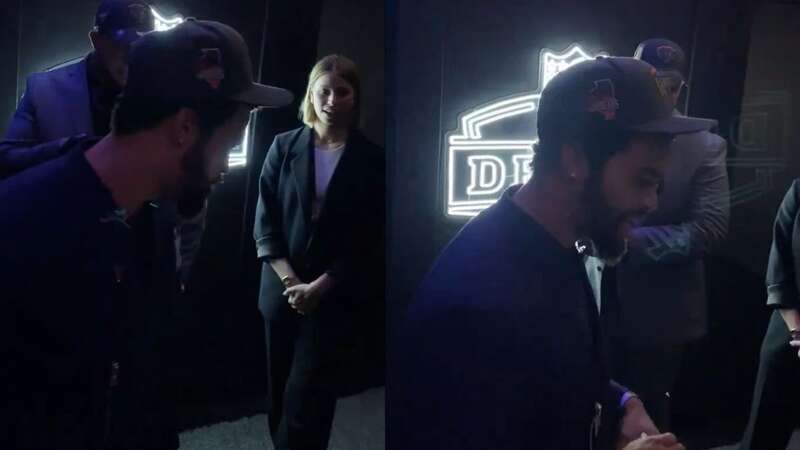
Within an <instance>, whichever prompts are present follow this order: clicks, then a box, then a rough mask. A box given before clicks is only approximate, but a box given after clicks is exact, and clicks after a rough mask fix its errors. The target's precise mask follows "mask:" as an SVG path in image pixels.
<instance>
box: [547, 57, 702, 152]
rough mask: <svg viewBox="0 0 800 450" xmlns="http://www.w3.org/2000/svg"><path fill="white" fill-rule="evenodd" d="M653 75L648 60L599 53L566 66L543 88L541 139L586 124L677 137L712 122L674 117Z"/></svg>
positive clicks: (575, 132)
mask: <svg viewBox="0 0 800 450" xmlns="http://www.w3.org/2000/svg"><path fill="white" fill-rule="evenodd" d="M656 74H657V69H656V68H654V67H653V66H651V65H650V64H648V63H646V62H644V61H641V60H638V59H634V58H623V57H608V58H606V57H598V58H596V59H594V60H590V61H584V62H582V63H579V64H576V65H574V66H572V67H570V68H568V69H566V70H564V71H563V72H561V73H559V74H558V75H556V76H555V77H554V78H553V79H552V80H551V81H550V83H548V84H547V87H546V88H545V89H544V91H543V92H542V96H541V99H540V101H539V111H538V115H537V127H538V132H539V138H540V139H548V138H554V137H563V136H565V135H573V136H575V135H578V134H580V133H582V132H584V131H585V130H584V129H590V128H591V129H605V130H618V131H623V132H632V133H637V132H638V133H656V134H666V135H678V134H686V133H693V132H696V131H702V130H708V129H710V128H712V127H713V126H715V125H716V121H714V120H711V119H701V118H695V117H684V116H676V115H673V113H672V110H671V108H670V107H669V106H668V103H667V102H666V101H665V98H666V96H667V95H668V93H667V92H664V89H663V88H662V87H660V85H659V84H658V83H657V82H656Z"/></svg>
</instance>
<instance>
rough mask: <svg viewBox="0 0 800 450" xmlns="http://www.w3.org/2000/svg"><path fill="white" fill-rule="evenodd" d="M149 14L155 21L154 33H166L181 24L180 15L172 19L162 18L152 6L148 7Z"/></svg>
mask: <svg viewBox="0 0 800 450" xmlns="http://www.w3.org/2000/svg"><path fill="white" fill-rule="evenodd" d="M150 12H151V13H152V14H153V19H155V31H167V30H169V29H172V28H175V27H177V26H178V25H180V24H181V23H182V22H183V16H181V15H180V14H176V15H174V16H172V17H164V16H162V15H161V13H159V12H158V11H156V9H155V8H153V7H152V6H151V7H150Z"/></svg>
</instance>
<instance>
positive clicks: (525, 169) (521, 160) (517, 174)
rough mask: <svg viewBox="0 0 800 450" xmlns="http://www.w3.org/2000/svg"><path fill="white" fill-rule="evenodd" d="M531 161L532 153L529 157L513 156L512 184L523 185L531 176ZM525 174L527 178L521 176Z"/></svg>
mask: <svg viewBox="0 0 800 450" xmlns="http://www.w3.org/2000/svg"><path fill="white" fill-rule="evenodd" d="M532 160H533V152H531V154H530V155H514V156H512V157H511V161H512V163H513V164H514V184H520V183H525V182H527V181H528V179H529V178H530V176H531V172H532V171H531V168H530V167H531V166H530V164H531V161H532ZM523 173H527V176H524V177H523V176H522V174H523Z"/></svg>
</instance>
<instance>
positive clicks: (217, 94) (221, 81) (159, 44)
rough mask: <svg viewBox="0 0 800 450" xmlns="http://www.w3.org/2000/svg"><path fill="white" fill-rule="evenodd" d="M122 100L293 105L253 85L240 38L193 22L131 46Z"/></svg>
mask: <svg viewBox="0 0 800 450" xmlns="http://www.w3.org/2000/svg"><path fill="white" fill-rule="evenodd" d="M122 96H123V97H128V98H130V99H131V100H132V101H136V102H164V101H170V100H172V101H187V100H202V99H208V100H214V99H229V100H234V101H238V102H242V103H246V104H249V105H251V106H253V107H260V106H264V107H280V106H285V105H288V104H289V103H291V102H292V100H293V99H294V96H293V95H292V93H291V92H289V91H287V90H286V89H282V88H278V87H274V86H267V85H264V84H260V83H256V82H255V81H254V80H253V65H252V62H251V61H250V51H249V50H248V48H247V44H246V43H245V42H244V39H243V38H242V35H241V34H239V33H238V32H237V31H236V30H234V29H233V28H231V27H229V26H228V25H225V24H223V23H219V22H212V21H205V20H196V19H193V18H188V19H186V20H185V21H184V22H183V23H181V24H179V25H178V26H176V27H174V28H172V29H170V30H167V31H156V32H153V33H148V34H146V35H145V36H143V37H142V38H141V39H139V40H138V41H136V42H135V43H134V44H133V46H132V47H131V51H130V53H129V54H128V81H127V83H126V85H125V88H124V89H123V91H122Z"/></svg>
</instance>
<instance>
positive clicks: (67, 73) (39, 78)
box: [28, 58, 86, 86]
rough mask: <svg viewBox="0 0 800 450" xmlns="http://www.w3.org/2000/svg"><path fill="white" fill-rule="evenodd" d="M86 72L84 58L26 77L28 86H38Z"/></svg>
mask: <svg viewBox="0 0 800 450" xmlns="http://www.w3.org/2000/svg"><path fill="white" fill-rule="evenodd" d="M85 72H86V58H80V59H78V60H76V61H74V62H71V63H69V64H66V65H62V66H57V67H55V68H52V69H49V70H44V71H41V72H34V73H32V74H30V75H28V83H29V85H33V86H36V85H39V84H42V83H48V82H52V81H55V80H66V79H69V78H73V77H75V76H76V75H85Z"/></svg>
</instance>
